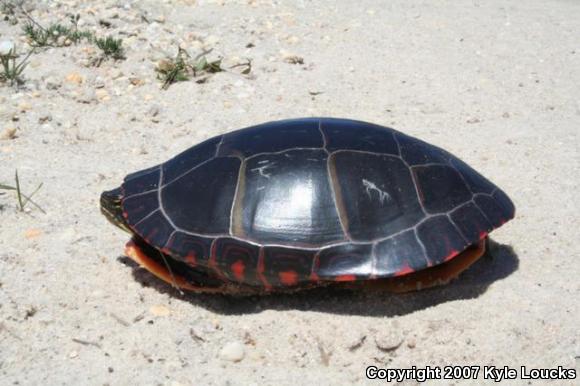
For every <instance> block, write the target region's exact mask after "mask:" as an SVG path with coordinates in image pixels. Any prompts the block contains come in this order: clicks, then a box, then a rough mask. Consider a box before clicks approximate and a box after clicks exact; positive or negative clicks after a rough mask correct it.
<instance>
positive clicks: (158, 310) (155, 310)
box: [149, 304, 171, 316]
mask: <svg viewBox="0 0 580 386" xmlns="http://www.w3.org/2000/svg"><path fill="white" fill-rule="evenodd" d="M149 312H150V313H151V314H153V315H155V316H167V315H169V313H170V312H171V311H170V310H169V308H167V307H166V306H164V305H163V304H156V305H154V306H151V308H149Z"/></svg>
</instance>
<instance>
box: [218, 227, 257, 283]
mask: <svg viewBox="0 0 580 386" xmlns="http://www.w3.org/2000/svg"><path fill="white" fill-rule="evenodd" d="M214 253H215V254H216V260H217V262H216V263H217V265H218V267H219V269H220V271H221V272H222V274H223V275H224V276H226V278H227V279H229V280H231V281H237V282H243V283H245V284H249V285H252V286H258V285H261V281H260V278H259V277H258V273H257V268H258V256H259V253H260V248H259V247H257V246H255V245H253V244H250V243H246V242H244V241H240V240H236V239H232V238H229V237H223V238H219V239H217V240H216V241H215V246H214Z"/></svg>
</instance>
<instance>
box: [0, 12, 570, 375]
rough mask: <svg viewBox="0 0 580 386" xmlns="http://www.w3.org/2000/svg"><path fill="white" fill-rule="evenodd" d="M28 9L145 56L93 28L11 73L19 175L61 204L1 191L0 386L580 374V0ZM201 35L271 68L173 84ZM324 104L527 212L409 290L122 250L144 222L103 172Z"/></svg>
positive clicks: (4, 176) (5, 91)
mask: <svg viewBox="0 0 580 386" xmlns="http://www.w3.org/2000/svg"><path fill="white" fill-rule="evenodd" d="M2 3H6V1H2ZM50 4H52V5H50ZM25 6H26V9H27V10H28V11H29V14H30V15H31V16H32V17H33V18H34V19H35V20H37V21H38V22H40V23H42V24H44V25H48V23H49V22H51V21H60V22H62V23H64V24H66V23H68V19H67V17H66V15H67V13H78V14H80V16H81V19H80V20H81V22H80V27H81V28H84V29H89V30H92V31H94V32H95V33H97V34H99V35H106V34H111V35H113V36H118V37H121V38H123V44H124V46H125V49H126V60H122V61H117V62H115V61H112V60H108V61H104V62H103V63H102V64H101V65H100V67H94V66H91V57H94V55H95V52H94V48H92V46H91V45H90V44H87V43H82V44H79V45H72V46H70V47H60V48H49V49H40V50H38V51H37V52H36V53H35V54H34V55H32V57H31V58H30V65H29V66H28V67H27V68H26V70H25V72H24V76H25V78H26V83H25V84H24V86H22V87H21V88H19V89H16V88H14V87H8V86H3V87H0V133H1V134H2V136H3V137H5V138H4V139H3V140H0V165H1V166H0V182H2V183H6V184H13V183H14V171H15V169H18V172H19V174H20V179H21V184H22V187H23V190H24V192H25V193H26V192H28V193H30V192H31V191H32V190H34V188H35V187H36V186H37V185H38V184H39V183H43V184H44V185H43V187H42V188H41V190H40V191H39V192H38V193H37V194H36V195H35V196H34V200H35V202H37V203H38V204H39V205H40V206H41V207H42V208H43V209H44V210H45V211H46V214H44V213H42V212H41V211H40V210H38V209H37V208H35V207H34V206H33V205H31V204H30V203H29V204H28V205H27V206H26V211H24V212H21V211H19V210H18V206H17V200H16V198H15V195H14V194H13V193H12V192H5V193H6V194H3V195H0V205H1V206H0V216H1V220H0V384H3V385H4V384H5V385H11V384H20V385H23V384H24V385H29V384H43V385H58V384H75V385H80V384H88V385H103V384H110V385H128V384H137V383H139V384H148V385H197V384H224V385H225V384H227V385H235V384H244V385H247V384H274V383H277V384H282V385H283V384H306V383H309V384H310V383H313V382H315V383H318V384H330V383H333V384H336V383H338V384H350V383H364V382H367V381H366V379H365V368H366V367H367V366H368V365H375V366H378V367H384V368H386V367H388V368H408V367H410V366H413V365H415V366H419V367H423V366H426V365H431V366H444V365H466V364H467V365H481V366H483V365H495V366H498V367H502V366H510V367H513V368H516V369H517V370H518V372H519V370H520V366H522V365H524V366H527V367H528V368H533V367H536V368H556V367H557V366H563V367H565V368H569V369H576V371H578V367H579V363H580V359H578V358H579V356H580V332H579V331H580V330H579V328H578V326H579V325H580V310H579V302H578V299H579V295H580V280H579V277H580V269H579V265H578V264H579V263H578V255H579V248H578V242H577V239H578V229H579V227H580V221H579V216H578V213H579V211H578V198H577V190H578V182H579V180H580V179H579V177H580V173H579V170H578V169H579V160H578V150H579V138H578V131H579V127H580V101H579V99H578V96H579V95H580V87H579V85H580V45H579V40H578V37H579V36H580V25H579V24H578V21H579V20H580V3H579V2H577V1H543V0H542V1H540V0H530V1H526V2H520V1H508V2H506V1H499V0H498V1H418V2H407V1H389V2H386V1H385V2H378V1H369V0H363V1H356V2H354V1H353V2H350V1H342V2H339V3H338V4H336V3H335V2H334V1H294V2H290V1H287V2H282V1H268V0H264V1H261V0H256V1H217V2H215V1H195V0H191V1H185V0H183V1H163V2H157V1H143V2H141V1H104V2H90V1H88V2H87V1H85V2H83V1H78V0H69V1H62V2H56V3H53V2H32V1H25ZM6 16H7V20H4V21H0V41H4V40H10V41H13V42H15V43H16V45H17V47H18V49H19V50H20V51H21V52H26V51H27V50H28V48H29V47H28V46H27V44H26V39H25V38H24V36H23V34H22V26H23V24H24V23H25V21H26V18H25V16H24V15H22V13H21V12H17V13H16V15H13V16H10V15H6ZM99 20H103V21H106V22H109V23H110V27H109V28H107V27H106V26H105V25H104V24H106V23H101V24H100V23H99ZM14 22H17V24H13V23H14ZM250 43H251V44H250ZM178 45H181V46H182V47H183V48H185V49H187V50H188V51H189V52H190V53H191V54H192V56H194V55H196V54H198V53H200V52H201V51H202V49H204V48H206V49H207V48H213V52H212V53H211V54H209V57H210V58H217V57H219V56H222V57H224V65H227V66H231V65H234V64H236V63H240V62H242V61H243V59H244V58H250V59H252V61H253V67H252V71H251V73H250V75H249V76H244V75H241V74H240V71H239V68H235V69H230V70H228V71H227V72H222V73H218V74H213V75H211V76H210V77H208V78H207V80H206V81H205V83H196V82H195V81H188V82H180V83H177V84H174V85H172V86H171V87H169V89H168V90H161V88H160V85H161V84H160V81H159V80H157V79H156V73H155V71H154V69H155V65H156V63H157V62H158V61H159V60H160V59H162V58H164V57H166V56H173V55H175V53H176V50H177V47H178ZM300 58H302V60H298V59H300ZM293 61H294V62H296V61H303V63H297V64H292V63H290V62H293ZM313 115H318V116H339V117H350V118H355V119H361V120H367V121H372V122H376V123H379V124H383V125H389V126H392V127H395V128H397V129H398V130H401V131H403V132H405V133H408V134H411V135H415V136H418V137H420V138H422V139H424V140H427V141H429V142H431V143H434V144H436V145H438V146H442V147H444V148H446V149H447V150H449V151H451V152H452V153H454V154H456V155H458V156H459V157H461V158H462V159H464V160H465V161H467V162H468V163H469V164H471V165H472V166H474V167H475V168H476V169H477V170H479V171H480V172H482V173H483V174H484V175H485V176H487V177H488V178H490V179H491V180H492V181H494V182H495V183H496V184H498V185H499V186H500V187H502V189H504V190H505V191H506V192H507V193H508V194H509V195H510V196H511V198H512V199H513V201H514V202H515V204H516V207H517V216H516V218H515V219H514V220H513V221H511V222H510V223H508V224H506V225H505V226H503V227H502V228H501V229H499V230H497V231H495V232H494V233H493V235H492V237H493V240H494V244H493V248H492V251H491V253H489V254H488V255H487V256H486V257H485V258H484V259H482V260H481V261H480V262H478V263H477V264H476V265H475V266H474V267H472V269H470V270H469V271H468V272H466V273H465V274H464V275H463V276H462V277H461V278H460V279H459V280H457V281H456V282H454V283H453V284H451V285H449V286H447V287H444V288H440V289H436V290H430V291H424V292H420V293H415V294H409V295H397V296H394V295H388V294H384V295H382V294H381V295H378V294H374V295H361V294H357V293H354V294H353V293H348V292H337V291H332V290H321V291H314V292H309V293H302V294H297V295H283V296H271V297H264V298H255V297H253V298H246V299H235V298H234V299H232V298H227V297H221V296H208V295H205V296H202V295H186V296H180V295H179V294H178V293H176V292H175V291H173V290H172V289H171V288H169V287H168V286H166V285H163V284H160V283H159V282H158V281H157V280H155V279H154V278H152V277H151V275H149V274H148V273H146V272H144V271H142V270H140V269H137V268H135V267H134V266H133V265H131V264H129V263H128V262H127V260H126V259H124V258H122V252H123V246H124V243H125V242H126V241H127V239H128V237H127V235H126V234H124V233H123V232H121V231H119V230H118V229H116V228H114V227H113V226H111V225H110V224H109V223H107V222H106V220H105V219H104V217H103V216H102V215H101V214H100V212H99V207H98V198H99V195H100V193H101V191H103V190H105V189H108V188H112V187H115V186H117V185H118V184H119V182H120V181H121V179H122V177H124V176H125V175H126V174H127V173H129V172H132V171H135V170H138V169H142V168H144V167H147V166H151V165H154V164H157V163H159V162H161V161H163V160H165V159H167V158H168V157H170V156H172V155H174V154H176V153H177V152H179V151H181V150H184V149H186V148H188V147H189V146H191V145H193V144H195V143H197V142H199V141H201V140H203V139H205V138H208V137H210V136H213V135H216V134H220V133H224V132H227V131H229V130H232V129H236V128H240V127H244V126H247V125H251V124H255V123H260V122H263V121H269V120H275V119H280V118H289V117H300V116H313ZM11 128H15V129H16V133H15V135H16V138H12V139H10V138H6V137H9V135H8V134H9V132H10V129H11ZM380 347H383V348H387V349H386V350H383V349H381V348H380ZM224 348H225V349H224ZM224 350H225V351H224ZM232 359H236V360H239V361H237V362H236V361H233V360H232ZM240 359H241V360H240ZM482 379H483V378H482V376H481V374H480V377H479V381H474V380H472V381H471V382H469V383H471V384H475V383H478V382H480V381H482ZM450 382H451V381H441V383H443V384H448V383H450ZM512 382H513V383H516V384H519V383H522V384H527V383H528V381H526V380H522V379H516V380H514V381H512ZM574 382H578V380H577V379H576V380H575V381H573V380H568V381H556V382H554V384H573V383H574ZM369 383H374V384H376V382H370V381H369ZM405 383H408V384H414V383H416V382H415V381H407V382H405ZM532 383H534V384H541V383H543V382H542V381H535V382H532ZM576 384H577V383H576Z"/></svg>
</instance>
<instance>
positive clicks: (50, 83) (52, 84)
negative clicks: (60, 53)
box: [44, 76, 61, 90]
mask: <svg viewBox="0 0 580 386" xmlns="http://www.w3.org/2000/svg"><path fill="white" fill-rule="evenodd" d="M44 82H45V85H46V89H47V90H58V89H59V88H60V86H61V84H60V82H59V80H58V79H56V78H55V77H52V76H49V77H48V78H46V79H45V81H44Z"/></svg>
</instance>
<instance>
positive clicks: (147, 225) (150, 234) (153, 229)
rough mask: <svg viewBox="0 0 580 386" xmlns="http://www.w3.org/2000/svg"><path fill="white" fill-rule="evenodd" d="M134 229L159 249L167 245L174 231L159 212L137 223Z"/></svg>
mask: <svg viewBox="0 0 580 386" xmlns="http://www.w3.org/2000/svg"><path fill="white" fill-rule="evenodd" d="M133 228H134V230H135V232H137V234H138V235H140V236H141V237H142V238H143V239H145V241H147V242H148V243H149V244H151V245H154V246H158V247H161V246H163V245H165V244H166V243H167V241H168V240H169V237H170V236H171V233H172V232H173V230H174V229H173V227H172V226H171V224H170V223H169V222H168V221H167V219H166V218H165V216H163V213H161V211H159V210H158V211H156V212H153V214H151V215H150V216H148V217H146V218H145V219H144V220H142V221H141V222H139V223H137V224H136V225H135V226H134V227H133Z"/></svg>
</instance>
